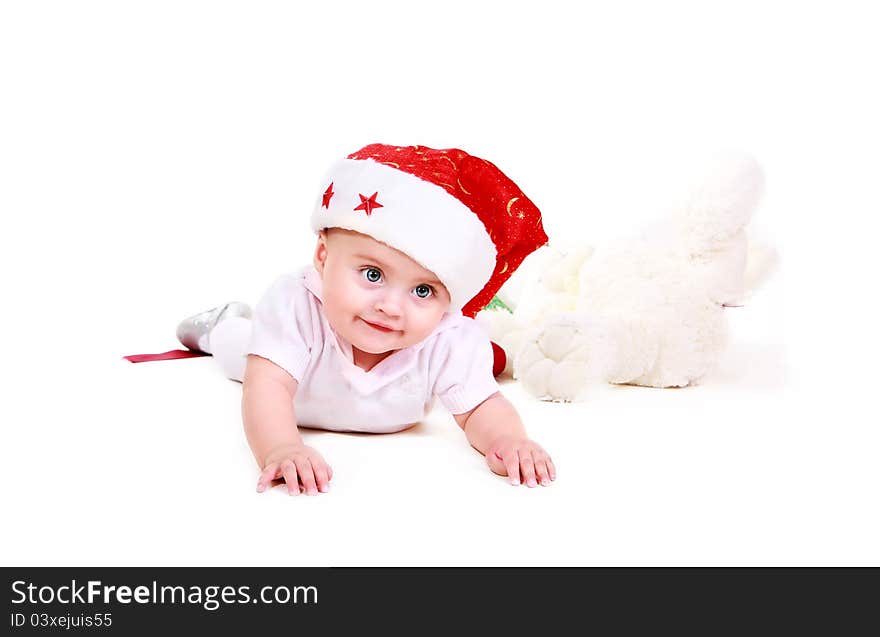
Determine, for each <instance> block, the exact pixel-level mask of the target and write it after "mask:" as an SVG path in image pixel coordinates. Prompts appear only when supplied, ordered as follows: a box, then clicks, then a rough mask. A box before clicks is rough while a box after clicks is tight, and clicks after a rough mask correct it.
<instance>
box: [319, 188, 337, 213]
mask: <svg viewBox="0 0 880 637" xmlns="http://www.w3.org/2000/svg"><path fill="white" fill-rule="evenodd" d="M334 194H335V193H334V192H333V182H332V181H331V182H330V185H329V186H327V190H325V191H324V199H323V200H322V201H321V205H322V206H324V207H325V208H329V207H330V198H331V197H332V196H333V195H334Z"/></svg>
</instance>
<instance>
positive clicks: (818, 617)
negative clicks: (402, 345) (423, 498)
mask: <svg viewBox="0 0 880 637" xmlns="http://www.w3.org/2000/svg"><path fill="white" fill-rule="evenodd" d="M2 570H3V575H4V580H5V584H6V600H7V609H8V614H7V618H6V625H7V630H6V631H3V632H5V634H8V635H17V634H37V633H60V632H68V631H77V632H88V633H89V634H121V635H130V634H156V633H157V632H159V631H171V632H172V633H176V632H178V631H183V630H189V629H193V630H194V629H198V630H218V631H223V634H227V633H228V632H232V631H235V632H237V633H238V632H242V631H244V632H245V633H250V632H251V631H254V630H261V629H291V630H294V629H295V630H302V629H310V630H312V629H313V630H320V631H323V632H324V633H325V634H334V632H333V631H337V630H343V629H344V630H351V629H358V630H370V631H371V632H372V631H374V630H383V631H388V630H390V629H394V630H395V631H399V630H400V631H403V632H407V633H410V634H421V633H423V632H431V633H433V632H435V631H436V630H437V629H443V630H447V629H448V630H456V631H458V632H463V633H468V634H469V633H470V632H472V631H474V630H480V631H485V630H492V631H497V632H501V633H504V632H510V633H513V634H520V633H521V632H523V631H526V630H528V631H529V632H531V631H535V630H538V631H541V632H548V633H549V632H551V631H556V630H558V629H560V628H562V627H572V628H576V629H577V631H578V632H581V630H583V631H587V632H588V631H589V630H590V629H591V628H598V627H600V626H604V627H605V628H613V629H615V630H614V632H622V633H627V632H629V631H631V630H637V629H638V630H642V631H643V630H644V629H645V628H650V629H652V630H656V629H659V628H674V629H685V628H691V629H697V630H699V629H702V630H703V633H704V634H714V633H715V632H718V631H723V630H724V629H729V630H732V629H736V630H738V631H743V630H748V631H749V634H752V633H755V632H757V633H762V632H764V631H765V630H774V631H790V630H791V629H792V628H793V627H794V626H798V625H803V626H808V627H809V628H811V629H813V630H827V631H834V632H835V633H839V632H841V631H845V632H849V630H848V629H849V628H852V629H854V628H856V627H864V626H865V624H864V622H865V621H867V622H869V623H868V625H873V626H875V627H876V619H875V618H874V617H871V616H869V614H868V613H869V609H871V608H872V607H873V604H875V603H876V600H877V598H878V593H880V588H878V585H880V577H878V572H877V570H876V569H857V568H853V569H841V568H827V569H818V568H785V569H776V568H730V569H718V568H446V569H444V568H224V567H216V568H4V569H2ZM566 632H567V631H566ZM603 632H604V630H603Z"/></svg>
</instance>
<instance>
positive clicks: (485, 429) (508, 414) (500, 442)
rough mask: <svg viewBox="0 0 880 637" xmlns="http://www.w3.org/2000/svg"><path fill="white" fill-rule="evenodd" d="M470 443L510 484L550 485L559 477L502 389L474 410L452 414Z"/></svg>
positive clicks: (551, 462) (493, 469) (490, 466)
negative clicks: (527, 432)
mask: <svg viewBox="0 0 880 637" xmlns="http://www.w3.org/2000/svg"><path fill="white" fill-rule="evenodd" d="M453 417H454V418H455V421H456V422H457V423H458V426H459V427H461V428H462V429H463V430H464V433H465V436H466V437H467V439H468V442H469V443H471V446H473V447H474V449H476V450H477V451H479V452H480V453H482V454H483V455H484V456H486V462H488V463H489V468H490V469H492V471H494V472H495V473H497V474H499V475H502V476H503V475H506V476H509V477H510V482H511V484H519V483H520V476H522V482H524V483H526V484H527V485H528V486H530V487H534V486H537V485H538V482H540V483H541V484H542V485H544V486H547V485H549V484H550V481H551V480H555V479H556V467H555V466H554V465H553V461H552V460H551V459H550V456H549V455H548V454H547V452H546V451H544V449H542V448H541V446H540V445H538V444H537V443H535V442H533V441H532V440H529V438H528V436H527V435H526V429H525V427H524V426H523V423H522V420H521V419H520V417H519V414H518V413H517V411H516V409H515V408H514V407H513V405H511V404H510V401H509V400H507V399H506V398H505V397H504V396H503V395H502V394H501V392H496V393H494V394H492V395H491V396H489V398H487V399H486V400H484V401H483V402H482V403H480V404H479V405H477V406H476V407H475V408H474V409H472V410H471V411H468V412H465V413H463V414H453Z"/></svg>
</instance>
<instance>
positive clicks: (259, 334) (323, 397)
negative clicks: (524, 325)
mask: <svg viewBox="0 0 880 637" xmlns="http://www.w3.org/2000/svg"><path fill="white" fill-rule="evenodd" d="M321 289H322V286H321V278H320V275H319V274H318V272H317V271H316V270H315V268H314V267H313V266H308V267H306V268H304V269H303V270H302V271H300V272H297V273H287V274H283V275H281V276H280V277H279V278H278V279H277V280H276V281H275V282H274V283H273V284H272V285H271V286H270V287H269V289H268V290H267V291H266V292H265V294H264V295H263V297H262V298H261V299H260V301H259V303H258V304H257V305H256V307H255V308H254V316H253V329H252V332H251V339H250V342H249V345H248V350H247V351H248V353H249V354H256V355H258V356H261V357H263V358H266V359H269V360H270V361H272V362H273V363H275V364H276V365H278V366H280V367H282V368H283V369H285V370H286V371H287V372H288V373H289V374H290V375H291V376H293V377H294V378H295V379H296V380H297V381H298V383H299V387H298V389H297V392H296V396H295V398H294V406H295V410H296V419H297V423H298V424H300V425H302V426H304V427H317V428H320V429H333V430H337V431H364V432H373V433H386V432H392V431H400V430H402V429H406V428H407V427H410V426H412V425H414V424H416V423H417V422H419V421H420V420H422V419H423V418H424V416H425V414H426V413H427V412H428V411H430V409H431V408H432V406H433V403H434V397H435V396H436V397H438V398H439V399H440V402H442V403H443V405H444V406H445V407H446V408H447V409H449V411H450V412H451V413H453V414H460V413H464V412H467V411H470V410H471V409H473V408H474V407H476V406H477V405H479V404H480V403H481V402H483V401H484V400H485V399H486V398H488V397H489V396H491V395H492V394H494V393H495V392H497V391H498V383H497V382H496V381H495V377H494V376H493V375H492V358H493V355H492V346H491V343H490V340H489V335H488V333H487V331H486V329H485V328H484V327H483V326H482V325H480V324H479V323H478V322H477V321H475V320H474V319H471V318H468V317H465V316H463V315H462V314H461V312H460V311H458V312H448V313H447V314H445V315H444V317H443V319H442V320H441V321H440V323H439V325H437V327H436V328H435V329H434V331H433V332H432V333H431V334H430V336H428V338H426V339H425V340H424V341H422V342H421V343H418V344H416V345H413V346H411V347H407V348H404V349H401V350H397V351H396V352H394V353H393V354H391V355H390V356H388V357H387V358H385V359H383V360H382V361H381V362H379V363H378V364H377V365H375V366H374V367H373V368H372V369H371V370H370V371H364V370H363V369H361V368H360V367H358V366H357V365H355V364H354V358H353V356H352V348H351V344H350V343H348V342H347V341H345V340H344V339H343V338H342V337H341V336H339V335H338V334H337V333H336V332H335V331H334V330H333V329H332V328H331V327H330V324H329V323H328V322H327V318H326V317H325V316H324V312H323V307H322V300H321V299H322V294H321Z"/></svg>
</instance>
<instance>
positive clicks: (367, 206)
mask: <svg viewBox="0 0 880 637" xmlns="http://www.w3.org/2000/svg"><path fill="white" fill-rule="evenodd" d="M378 194H379V193H378V192H374V193H373V195H372V196H371V197H370V198H369V199H368V198H366V197H364V196H363V195H362V194H360V193H358V197H360V198H361V205H359V206H356V207H355V210H363V211H365V212H366V213H367V216H368V217H369V216H370V215H371V214H373V208H382V207H383V206H382V204H380V203H379V202H378V201H376V195H378Z"/></svg>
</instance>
